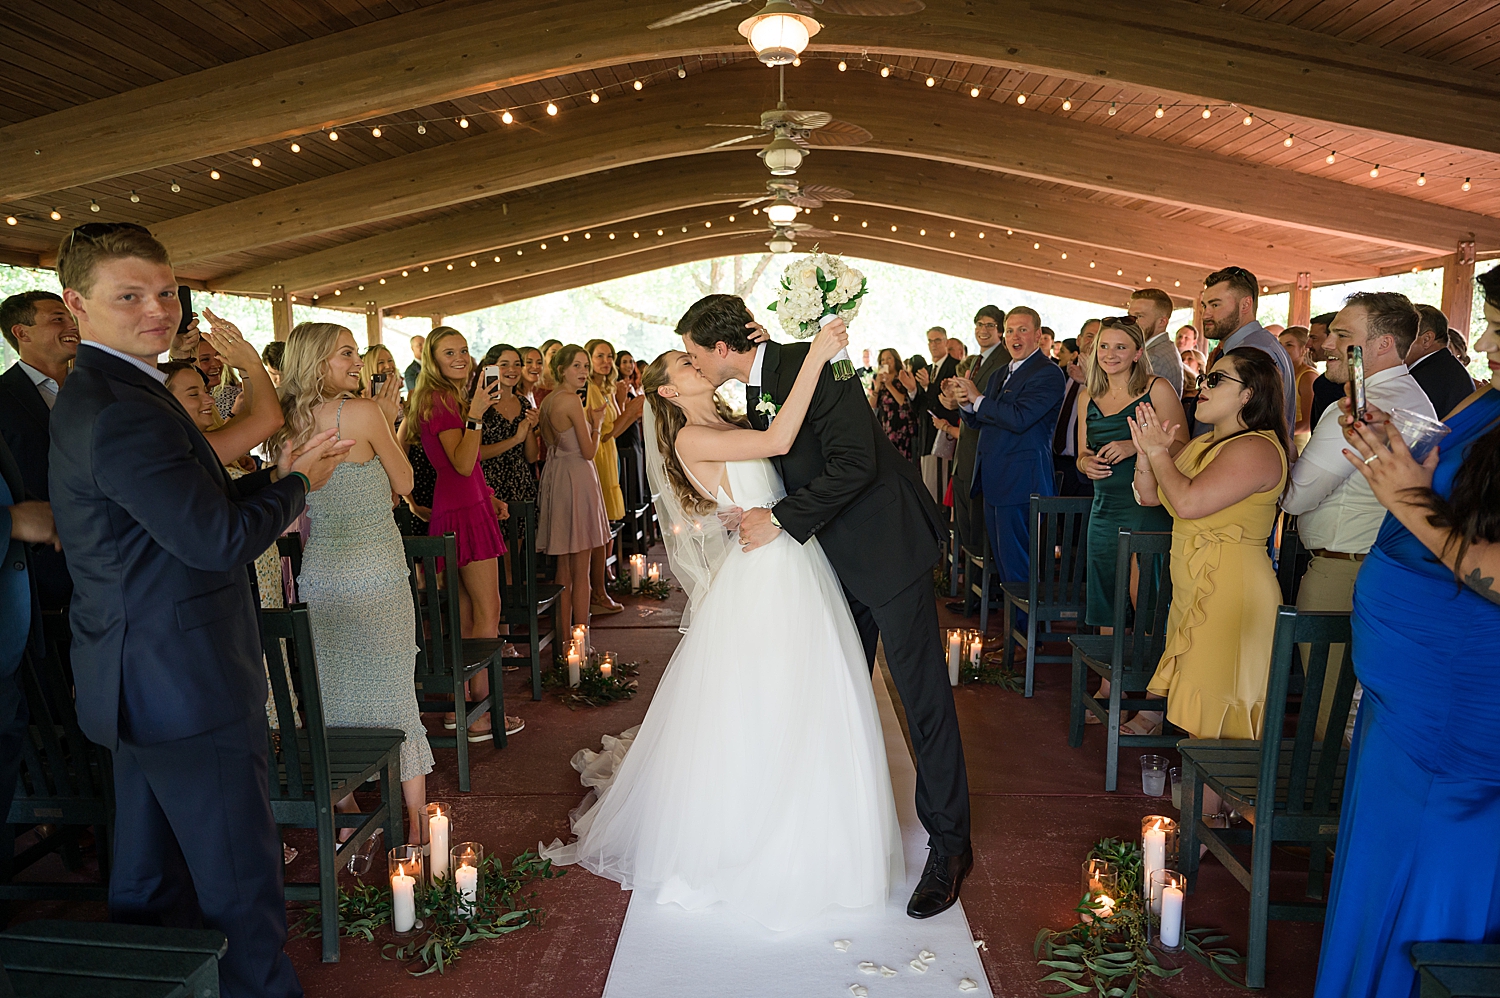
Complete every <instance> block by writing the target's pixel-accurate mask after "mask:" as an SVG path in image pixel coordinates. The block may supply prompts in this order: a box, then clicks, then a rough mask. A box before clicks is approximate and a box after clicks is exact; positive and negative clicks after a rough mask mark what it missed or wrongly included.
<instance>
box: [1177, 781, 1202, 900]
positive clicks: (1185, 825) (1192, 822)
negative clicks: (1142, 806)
mask: <svg viewBox="0 0 1500 998" xmlns="http://www.w3.org/2000/svg"><path fill="white" fill-rule="evenodd" d="M1178 818H1179V819H1180V820H1179V821H1178V822H1177V835H1178V839H1177V841H1178V846H1177V871H1178V872H1179V873H1181V874H1182V875H1183V876H1185V877H1187V892H1188V893H1189V894H1191V893H1193V889H1194V888H1195V887H1196V886H1197V885H1198V823H1199V822H1200V821H1202V820H1203V784H1202V783H1200V782H1198V768H1197V767H1196V766H1194V765H1193V764H1192V762H1190V761H1189V760H1188V759H1187V758H1186V757H1184V758H1183V760H1182V807H1181V809H1180V810H1179V812H1178Z"/></svg>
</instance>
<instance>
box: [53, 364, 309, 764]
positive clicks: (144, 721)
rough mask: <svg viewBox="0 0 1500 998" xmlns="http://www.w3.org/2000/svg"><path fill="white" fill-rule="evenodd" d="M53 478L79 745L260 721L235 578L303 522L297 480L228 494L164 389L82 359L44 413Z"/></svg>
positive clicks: (249, 611) (261, 681)
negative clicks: (82, 739)
mask: <svg viewBox="0 0 1500 998" xmlns="http://www.w3.org/2000/svg"><path fill="white" fill-rule="evenodd" d="M51 465H52V468H51V477H50V484H51V489H52V512H53V516H54V517H55V518H56V520H57V532H58V534H59V536H61V538H62V542H63V546H64V548H65V549H66V550H67V551H68V566H69V568H70V569H71V571H72V575H73V583H74V591H73V605H72V611H71V614H70V619H71V623H72V629H73V647H72V660H73V674H74V678H75V681H76V685H77V703H78V723H79V724H80V725H81V726H82V728H83V731H84V733H85V734H86V735H88V736H89V738H91V739H93V740H94V741H96V742H98V743H99V744H101V745H104V746H105V747H107V748H111V749H112V748H114V747H116V745H117V744H118V742H119V740H120V739H125V740H126V741H129V742H131V743H134V744H143V745H145V744H154V743H156V742H163V741H170V740H173V739H178V738H186V737H188V736H190V735H195V734H200V733H202V732H205V731H209V730H212V729H214V728H217V727H221V726H222V725H225V724H228V723H230V722H232V721H237V720H241V719H243V718H245V717H246V716H247V715H250V714H253V713H258V712H260V711H261V710H262V709H263V708H264V705H265V700H266V676H265V664H264V662H263V661H262V658H261V647H260V632H259V627H258V619H257V618H258V607H257V604H256V600H255V596H254V590H253V588H252V586H251V584H250V573H249V571H248V570H247V566H248V565H249V564H250V563H251V562H252V561H254V560H255V558H256V556H257V555H259V554H260V553H261V552H262V551H264V550H266V549H267V548H268V547H270V546H271V545H272V544H274V543H275V542H276V538H277V536H278V535H279V534H281V532H282V531H283V530H285V529H286V527H287V526H288V525H289V524H290V523H291V522H292V520H293V518H295V517H296V516H297V514H298V513H299V512H300V511H301V510H302V504H303V500H304V498H305V495H304V490H303V485H302V480H301V479H300V478H297V477H296V476H293V477H290V478H286V479H283V480H281V481H279V482H275V483H272V482H271V480H270V474H271V471H270V469H267V470H266V471H260V472H256V473H255V474H253V475H246V476H245V477H244V478H242V479H240V480H239V481H231V480H230V478H229V476H228V475H226V474H225V473H224V468H223V466H222V465H220V464H219V459H218V456H217V455H215V454H214V451H213V447H211V446H210V445H209V442H208V441H207V440H206V439H205V438H204V436H203V434H202V433H200V432H199V431H198V428H197V426H195V425H194V424H193V421H192V420H191V419H190V418H189V417H188V414H187V413H186V412H185V411H184V410H183V408H182V406H181V405H180V404H178V402H177V399H175V398H174V397H173V396H172V395H171V393H170V392H168V391H167V389H166V387H165V386H164V385H162V384H161V383H159V382H158V381H156V380H155V379H154V378H152V377H151V375H150V374H148V373H147V372H146V371H143V370H141V369H140V368H138V367H136V366H135V365H134V364H131V363H129V362H127V361H124V360H121V359H120V358H118V357H115V356H112V355H110V354H107V353H105V352H104V351H102V350H98V349H95V348H94V347H92V346H89V345H87V344H85V345H81V346H80V347H79V350H78V360H77V361H76V362H75V364H74V367H73V373H72V374H70V375H69V376H68V380H67V383H66V384H64V385H63V388H62V391H61V392H60V393H59V394H58V398H57V405H56V406H55V407H54V408H53V410H52V453H51Z"/></svg>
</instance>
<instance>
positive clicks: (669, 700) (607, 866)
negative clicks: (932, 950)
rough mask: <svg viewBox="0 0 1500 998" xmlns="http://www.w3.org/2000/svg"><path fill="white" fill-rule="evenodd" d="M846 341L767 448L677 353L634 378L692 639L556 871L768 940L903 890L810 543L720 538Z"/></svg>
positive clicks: (616, 759) (841, 613)
mask: <svg viewBox="0 0 1500 998" xmlns="http://www.w3.org/2000/svg"><path fill="white" fill-rule="evenodd" d="M847 340H848V336H847V334H846V333H845V331H844V328H843V323H842V322H835V323H832V324H830V325H829V326H828V327H827V328H825V329H824V330H823V331H822V332H820V333H819V334H818V336H817V338H816V339H815V340H814V341H813V343H812V346H811V349H810V351H809V354H808V357H807V360H806V362H805V363H804V364H803V365H802V371H801V373H800V375H799V376H798V378H797V382H796V385H795V387H794V389H793V390H792V392H791V394H790V395H789V396H788V398H787V400H786V404H785V405H784V406H783V407H782V409H781V411H780V412H779V413H777V414H776V416H775V418H774V419H773V420H772V421H771V425H770V428H769V429H768V430H766V431H765V432H764V433H762V432H758V431H756V430H752V429H748V428H747V424H746V423H745V421H744V420H743V419H738V418H736V417H734V416H732V415H730V414H729V413H728V412H727V411H726V410H725V409H724V407H723V405H722V404H721V403H720V402H718V400H717V399H716V398H715V394H714V391H715V390H714V385H713V384H712V383H710V382H709V381H708V379H707V378H705V377H704V376H703V375H702V374H700V373H699V372H698V370H697V369H696V368H695V367H694V366H693V363H692V361H691V360H690V359H689V358H688V356H687V354H685V353H682V352H680V351H677V350H671V351H668V352H667V353H664V354H662V355H661V356H660V357H658V358H656V360H655V361H653V362H652V363H651V365H650V367H648V368H647V369H646V371H645V373H644V375H643V376H642V379H641V384H642V387H643V388H644V390H645V392H646V396H647V399H648V400H649V402H650V405H651V418H650V419H648V421H647V423H646V429H647V432H648V437H649V438H654V439H649V440H648V444H647V467H648V472H649V473H650V476H651V487H652V491H653V492H654V493H656V503H657V508H658V513H659V514H661V516H662V520H663V526H664V531H663V533H664V535H665V536H666V537H667V538H668V542H667V552H668V555H669V557H670V559H671V564H672V569H673V574H674V576H675V577H676V578H677V579H678V581H679V582H681V583H682V584H683V587H684V588H685V589H686V590H687V592H688V598H689V610H688V614H690V615H691V626H689V623H688V615H687V614H685V615H684V622H683V629H684V631H685V637H684V638H683V639H682V641H681V643H680V644H679V645H678V647H677V651H676V652H675V653H674V654H673V656H672V660H671V662H670V663H669V664H668V665H667V669H666V672H665V674H664V675H663V677H662V681H661V684H660V686H659V687H658V688H657V691H656V695H655V696H654V697H653V699H652V701H651V707H650V709H649V710H648V711H647V713H646V719H645V721H644V722H642V724H641V726H640V728H639V730H638V733H636V734H635V737H634V740H633V741H630V740H629V734H630V733H629V732H627V733H626V735H624V736H621V738H620V739H606V740H605V744H606V748H607V749H609V750H610V751H609V754H607V755H603V756H595V757H593V762H592V763H591V764H590V765H589V767H588V769H587V771H586V772H585V782H587V783H589V784H590V785H593V786H595V787H596V789H598V790H599V797H598V801H597V803H595V804H594V806H593V807H592V808H591V809H589V810H587V811H585V812H584V813H583V814H581V815H579V816H578V817H577V818H576V819H575V821H574V826H573V830H574V832H575V833H576V834H577V836H578V839H577V841H576V842H574V843H571V844H569V845H567V846H562V845H561V844H560V843H555V844H554V845H553V847H552V848H551V849H549V850H546V851H545V853H544V854H545V855H547V856H549V857H550V858H552V859H553V860H554V861H556V862H563V863H578V864H579V865H581V866H583V867H584V868H586V869H588V870H591V871H592V872H594V873H596V874H598V875H599V876H601V877H607V878H608V879H610V880H615V881H618V882H619V883H620V885H621V887H623V888H624V889H626V890H652V891H654V892H655V897H656V900H657V901H658V902H659V903H676V904H678V905H681V906H682V907H684V908H687V909H689V910H696V909H700V908H706V907H708V906H710V905H713V904H717V903H720V902H723V903H724V904H726V905H727V906H728V907H730V908H732V909H734V910H737V911H740V912H743V913H744V914H746V915H749V916H750V917H752V918H754V919H755V920H756V921H758V922H760V923H761V924H763V925H765V926H768V927H769V928H772V929H777V930H780V929H787V928H791V927H794V926H796V925H798V924H799V923H802V922H805V921H807V920H808V919H809V918H811V917H812V916H814V915H816V914H818V913H819V912H821V911H823V910H824V909H825V908H828V907H830V906H833V905H838V906H843V907H848V908H860V907H865V906H869V905H879V904H884V903H885V900H886V896H887V894H888V892H889V890H890V888H891V886H892V885H893V884H901V883H902V882H903V881H904V879H905V873H904V866H903V860H902V847H901V834H900V829H899V826H898V824H897V820H896V808H895V801H894V798H893V797H892V794H891V782H890V772H889V770H888V769H887V766H886V758H885V742H884V736H883V735H882V732H881V727H880V719H879V716H878V715H877V713H876V707H875V697H874V693H873V691H872V688H871V685H870V673H869V669H868V666H867V665H866V661H865V654H864V650H863V647H862V646H861V644H860V638H859V634H858V632H857V631H856V630H855V627H854V620H853V618H852V617H851V616H850V614H849V606H848V602H847V601H846V599H845V597H844V594H843V590H842V588H841V587H840V585H839V581H838V578H837V577H836V576H835V575H834V572H833V569H832V568H831V567H830V565H829V563H828V559H827V558H826V557H825V556H824V554H823V551H822V549H821V548H820V547H819V546H818V542H817V540H816V539H813V540H810V541H809V542H808V543H807V544H806V545H802V544H798V543H797V542H796V541H795V540H793V539H792V538H791V537H790V536H788V535H786V534H782V535H780V536H779V537H777V538H776V539H775V540H774V541H772V542H771V543H769V544H767V545H765V546H763V547H759V548H756V549H755V550H753V551H750V552H746V551H744V550H743V549H742V548H741V547H740V545H739V544H738V543H736V540H735V538H734V537H733V536H731V535H730V533H729V532H728V531H726V529H725V525H724V523H726V522H727V523H730V524H733V523H734V522H735V516H736V514H737V512H738V510H739V509H749V508H751V507H755V506H769V505H771V504H772V503H773V502H775V501H776V500H777V499H780V498H781V497H782V496H783V495H784V494H785V493H784V490H783V489H782V486H781V479H780V478H779V477H778V475H777V473H776V470H775V468H774V467H773V466H772V464H771V461H770V460H769V458H771V457H773V456H778V455H781V454H784V453H786V451H787V450H788V448H790V446H791V444H792V440H793V439H794V438H795V437H796V435H797V431H798V429H799V428H800V427H801V425H802V421H803V418H804V417H805V416H806V415H807V409H808V405H809V403H810V402H811V400H812V396H813V390H814V388H815V387H816V386H817V381H818V376H819V374H820V373H821V372H822V370H823V368H824V365H825V364H826V363H827V362H828V361H829V360H830V359H831V358H832V357H833V356H834V354H835V353H837V352H838V351H839V350H840V349H841V348H842V347H843V345H844V344H845V343H846V342H847ZM752 404H753V403H752ZM721 517H722V521H723V522H721ZM731 529H732V528H731ZM627 748H628V752H626V749H627ZM590 755H591V754H590ZM622 755H623V758H620V757H621V756H622ZM611 769H612V771H613V776H612V779H610V771H611Z"/></svg>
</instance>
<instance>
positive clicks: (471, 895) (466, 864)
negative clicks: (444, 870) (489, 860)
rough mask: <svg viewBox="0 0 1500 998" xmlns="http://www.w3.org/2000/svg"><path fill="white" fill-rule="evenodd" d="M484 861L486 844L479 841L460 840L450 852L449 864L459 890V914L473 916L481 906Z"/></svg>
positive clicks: (454, 884) (455, 885)
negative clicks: (481, 871)
mask: <svg viewBox="0 0 1500 998" xmlns="http://www.w3.org/2000/svg"><path fill="white" fill-rule="evenodd" d="M483 862H484V846H482V845H480V844H479V843H478V842H460V843H458V844H457V845H456V846H454V847H453V849H452V850H451V851H450V852H449V855H448V864H449V869H450V870H451V871H452V873H453V887H454V890H456V891H457V892H458V909H457V914H459V915H462V916H466V917H467V916H472V915H473V914H474V913H475V912H476V911H477V910H478V908H479V900H480V897H481V892H482V891H483V890H484V878H483V877H481V876H480V870H479V867H480V864H481V863H483Z"/></svg>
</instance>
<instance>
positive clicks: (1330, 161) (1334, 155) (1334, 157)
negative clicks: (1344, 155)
mask: <svg viewBox="0 0 1500 998" xmlns="http://www.w3.org/2000/svg"><path fill="white" fill-rule="evenodd" d="M1338 158H1339V154H1338V153H1336V152H1334V151H1333V150H1331V149H1330V150H1329V151H1328V155H1327V156H1324V157H1323V162H1325V163H1327V164H1328V165H1329V166H1332V165H1333V164H1334V162H1335V161H1336V160H1337V159H1338Z"/></svg>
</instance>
